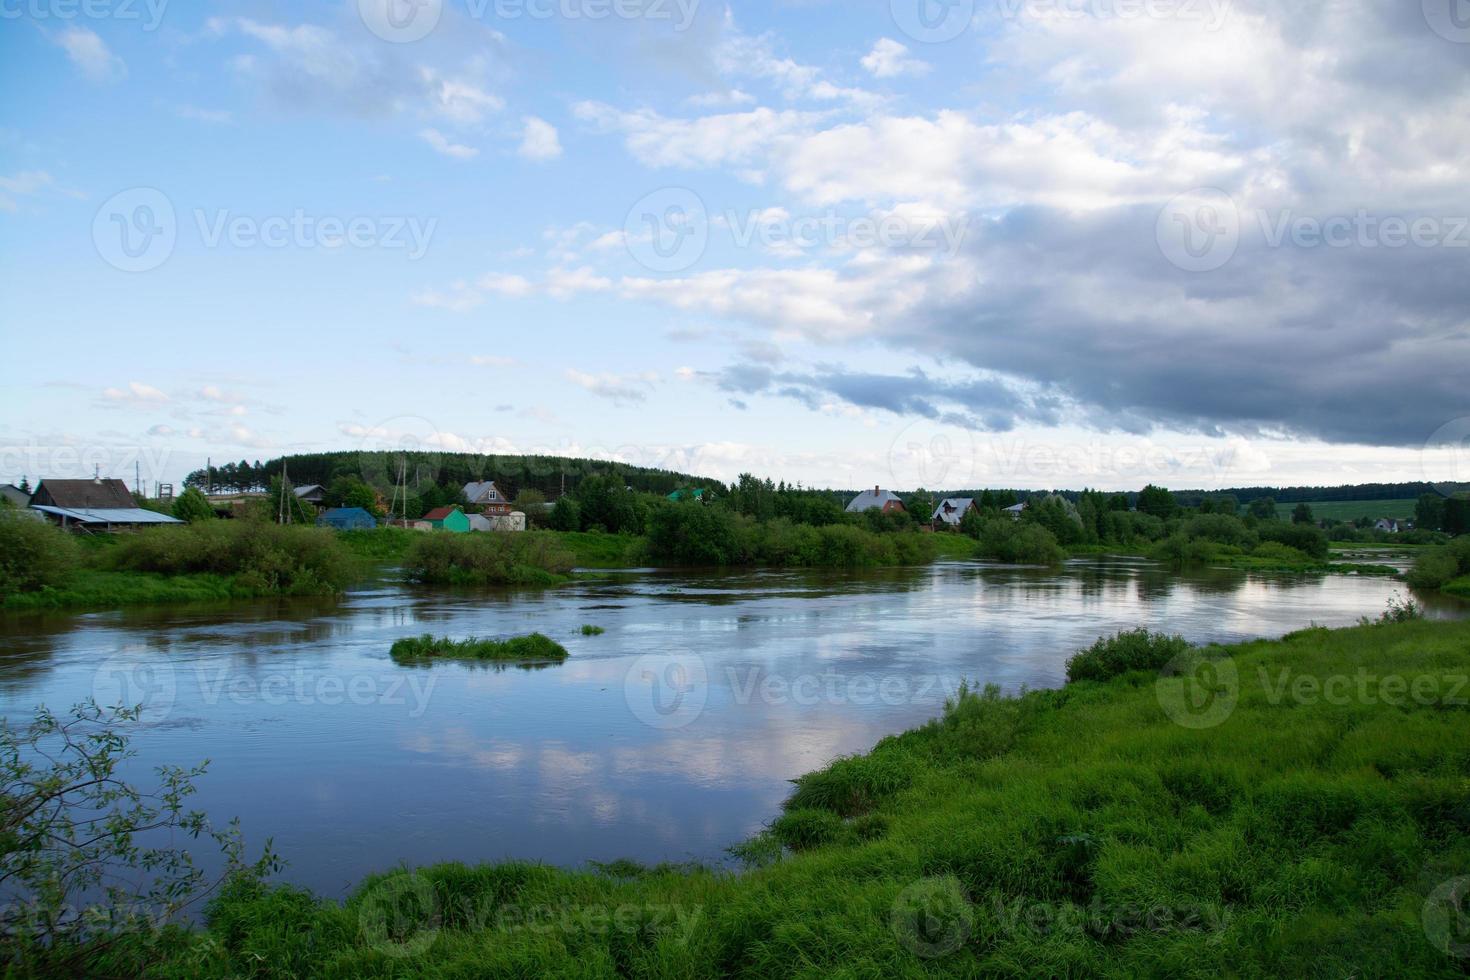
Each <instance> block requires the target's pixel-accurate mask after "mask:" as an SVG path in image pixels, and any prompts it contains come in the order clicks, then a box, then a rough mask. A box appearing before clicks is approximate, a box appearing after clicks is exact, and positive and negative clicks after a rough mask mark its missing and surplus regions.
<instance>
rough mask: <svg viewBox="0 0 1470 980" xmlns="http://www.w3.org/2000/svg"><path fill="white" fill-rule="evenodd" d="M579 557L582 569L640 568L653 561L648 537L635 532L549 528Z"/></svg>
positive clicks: (578, 564)
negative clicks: (593, 531) (621, 532)
mask: <svg viewBox="0 0 1470 980" xmlns="http://www.w3.org/2000/svg"><path fill="white" fill-rule="evenodd" d="M544 533H545V534H546V535H548V536H550V537H552V538H554V539H555V540H556V542H557V543H558V544H559V545H561V547H563V548H564V549H566V550H567V551H570V552H571V553H572V555H573V556H574V558H575V559H576V564H577V567H578V568H639V567H644V566H648V565H650V564H652V561H651V559H650V558H649V555H648V539H647V538H645V537H642V536H640V535H635V534H596V533H592V532H587V531H546V532H544Z"/></svg>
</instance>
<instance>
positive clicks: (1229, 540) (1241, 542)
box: [1181, 514, 1259, 551]
mask: <svg viewBox="0 0 1470 980" xmlns="http://www.w3.org/2000/svg"><path fill="white" fill-rule="evenodd" d="M1181 530H1182V531H1183V533H1184V536H1185V537H1187V538H1189V539H1191V540H1199V539H1204V540H1206V541H1214V542H1217V543H1218V544H1228V545H1234V546H1235V547H1237V548H1244V549H1246V550H1247V551H1249V550H1250V549H1251V548H1253V547H1255V545H1256V542H1257V541H1258V540H1259V539H1258V538H1257V537H1256V535H1255V533H1254V532H1253V531H1251V529H1250V528H1248V527H1246V526H1245V523H1244V522H1243V521H1241V520H1240V518H1238V517H1232V516H1231V515H1229V514H1199V515H1197V516H1195V517H1191V518H1190V519H1189V520H1187V521H1185V522H1184V525H1183V527H1182V529H1181Z"/></svg>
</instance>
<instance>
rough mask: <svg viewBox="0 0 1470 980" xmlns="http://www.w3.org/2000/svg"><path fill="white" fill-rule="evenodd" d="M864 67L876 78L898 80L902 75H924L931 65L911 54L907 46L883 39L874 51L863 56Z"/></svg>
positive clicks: (874, 47) (875, 46)
mask: <svg viewBox="0 0 1470 980" xmlns="http://www.w3.org/2000/svg"><path fill="white" fill-rule="evenodd" d="M862 65H863V67H864V68H866V69H867V70H868V72H869V74H871V75H872V76H873V77H874V78H897V77H898V76H900V75H923V74H925V73H927V72H928V71H929V68H930V66H929V63H928V62H925V61H921V60H919V59H918V58H914V57H912V56H911V55H910V54H909V49H908V46H907V45H903V44H899V43H898V42H897V41H895V40H893V39H892V38H887V37H885V38H882V39H880V40H879V41H878V43H877V44H874V45H873V50H872V51H869V52H868V53H867V54H865V55H863V59H862Z"/></svg>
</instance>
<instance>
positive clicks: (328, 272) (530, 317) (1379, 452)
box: [0, 0, 1470, 488]
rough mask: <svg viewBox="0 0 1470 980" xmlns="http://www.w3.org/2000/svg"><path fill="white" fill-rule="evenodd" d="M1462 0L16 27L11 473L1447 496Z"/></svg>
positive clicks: (3, 20)
mask: <svg viewBox="0 0 1470 980" xmlns="http://www.w3.org/2000/svg"><path fill="white" fill-rule="evenodd" d="M1454 2H1458V0H1445V5H1446V9H1445V10H1444V11H1440V10H1439V9H1438V7H1437V6H1436V3H1437V0H1424V2H1423V5H1422V9H1418V8H1419V6H1420V5H1419V4H1394V5H1389V4H1372V3H1369V4H1354V5H1342V4H1334V3H1327V2H1319V3H1307V4H1302V5H1299V6H1293V7H1292V8H1291V9H1290V10H1281V9H1278V8H1279V6H1280V5H1275V4H1264V3H1255V2H1248V0H1235V2H1227V0H1153V3H1152V4H1150V5H1141V4H1135V3H1133V2H1132V0H991V2H989V3H985V2H981V3H970V2H969V0H954V2H952V3H949V4H948V5H945V4H941V3H939V2H938V0H892V2H889V0H883V2H877V0H873V2H855V0H848V2H841V3H839V2H836V0H832V2H822V0H803V2H795V0H787V2H778V3H748V4H740V5H738V6H726V5H725V4H719V3H713V2H708V0H619V2H618V4H617V5H616V6H614V4H613V3H612V2H611V0H532V2H531V3H529V4H527V3H521V2H517V0H499V2H498V3H497V2H495V0H485V2H481V0H438V2H436V0H420V6H419V7H417V8H413V7H410V6H408V0H361V2H359V0H319V2H304V3H303V2H297V3H284V2H280V3H274V2H266V0H260V2H238V3H237V2H223V0H222V2H216V3H199V4H188V5H185V4H183V3H177V2H175V3H165V2H162V0H154V2H153V3H152V4H151V5H150V4H148V3H144V2H143V0H133V2H127V0H116V2H113V0H89V2H88V3H87V4H83V3H81V0H5V2H4V3H0V80H3V81H4V82H5V83H6V84H5V91H7V92H8V93H10V94H9V95H8V96H6V98H5V103H4V112H3V115H0V288H3V290H4V296H5V301H4V303H3V304H0V317H3V323H4V325H5V338H6V339H5V345H6V351H7V357H6V358H5V359H4V363H3V366H0V399H3V403H0V408H3V411H0V450H3V452H4V456H3V458H0V468H3V472H0V479H6V480H14V479H18V478H19V476H21V475H22V474H26V475H29V476H31V478H32V479H35V477H36V476H43V475H47V474H48V473H49V474H50V475H76V473H77V472H79V471H84V472H88V473H89V472H90V471H91V466H92V465H93V464H94V463H95V464H96V465H97V466H98V467H100V468H101V469H104V470H107V471H108V472H110V473H112V474H113V475H118V476H125V477H129V478H131V476H132V473H133V470H134V461H135V460H137V461H139V463H140V466H141V468H142V470H143V472H144V478H145V479H150V480H151V479H165V480H175V481H177V480H178V479H179V478H181V477H182V475H183V473H184V472H186V471H188V470H189V469H192V468H194V467H196V466H198V465H199V464H200V463H202V461H203V459H204V458H205V457H206V456H213V457H214V458H215V459H217V460H218V459H238V458H242V457H248V458H252V459H254V458H266V457H269V456H271V455H276V454H279V453H282V452H289V451H295V450H327V449H351V448H356V447H358V446H369V447H373V448H377V447H379V446H383V445H398V444H405V443H415V442H417V443H427V444H430V445H436V446H439V447H441V448H443V449H446V450H474V451H490V452H514V451H528V452H529V451H536V452H552V453H565V454H571V455H598V456H616V457H619V458H623V459H627V460H629V461H631V462H637V463H642V464H645V465H665V466H669V467H671V468H678V469H688V470H695V471H698V472H701V473H707V474H709V475H714V476H718V477H722V478H725V479H730V478H733V477H734V476H735V474H737V473H739V472H741V471H744V470H750V471H754V472H757V473H759V474H761V475H768V476H771V477H773V478H778V479H786V480H792V481H795V480H801V481H803V482H805V483H808V484H813V485H833V486H848V487H852V486H862V485H871V484H877V483H882V484H884V485H885V486H896V487H899V488H909V487H912V486H917V485H919V484H926V485H929V486H941V487H943V486H950V487H958V486H968V485H1007V486H1017V487H1053V486H1065V487H1079V486H1083V485H1093V486H1102V487H1109V488H1131V487H1137V486H1140V485H1142V484H1143V483H1145V482H1149V481H1153V482H1164V483H1168V484H1171V485H1175V486H1190V487H1212V486H1230V485H1254V484H1259V483H1277V484H1287V483H1340V482H1367V481H1377V480H1393V479H1422V478H1426V477H1427V478H1430V479H1470V463H1467V460H1466V453H1465V450H1464V443H1465V437H1466V435H1467V434H1470V421H1467V417H1470V399H1466V397H1465V395H1464V392H1465V390H1466V385H1465V378H1466V377H1470V329H1467V314H1466V311H1467V310H1470V303H1467V302H1466V300H1467V299H1470V296H1467V295H1466V294H1467V291H1470V287H1467V277H1466V276H1465V275H1464V271H1465V266H1466V262H1467V259H1470V232H1465V231H1464V229H1463V227H1462V226H1463V225H1465V224H1470V219H1465V218H1464V217H1463V215H1464V214H1465V211H1466V202H1465V199H1464V195H1463V187H1464V177H1465V173H1466V170H1465V168H1466V165H1467V161H1470V123H1467V120H1470V112H1466V111H1465V110H1466V109H1470V81H1467V77H1470V76H1467V73H1466V72H1467V68H1470V31H1465V30H1462V29H1461V27H1460V24H1461V22H1460V21H1458V20H1454V19H1451V18H1450V17H1449V14H1450V13H1452V12H1453V10H1454V8H1453V6H1452V5H1451V4H1452V3H1454ZM390 13H391V14H393V15H394V17H393V19H392V20H391V21H390V20H389V19H387V18H386V17H385V15H387V14H390ZM599 15H601V16H599ZM393 24H399V25H404V26H403V27H402V28H398V27H394V26H392V25H393ZM420 34H422V36H418V35H420ZM1396 223H1397V224H1401V225H1402V226H1403V229H1412V235H1410V237H1411V238H1412V240H1411V241H1407V242H1399V241H1397V240H1396V239H1395V235H1396V234H1397V233H1398V232H1399V231H1400V230H1401V229H1400V228H1399V227H1398V226H1397V224H1396ZM349 232H351V236H352V241H351V242H350V243H349V242H346V241H344V239H346V238H347V237H348V234H349ZM1406 234H1407V233H1406ZM124 235H126V236H127V237H126V239H125V238H124ZM277 236H280V237H277ZM1462 239H1463V241H1462ZM124 245H126V246H127V248H124ZM128 249H131V250H132V254H130V253H129V251H128Z"/></svg>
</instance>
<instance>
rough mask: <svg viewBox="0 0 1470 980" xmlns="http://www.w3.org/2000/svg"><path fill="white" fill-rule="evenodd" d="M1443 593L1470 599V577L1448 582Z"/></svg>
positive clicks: (1466, 576) (1461, 577)
mask: <svg viewBox="0 0 1470 980" xmlns="http://www.w3.org/2000/svg"><path fill="white" fill-rule="evenodd" d="M1441 591H1443V592H1448V593H1449V594H1450V595H1453V596H1459V597H1460V598H1462V599H1470V575H1461V576H1460V577H1459V578H1457V579H1454V580H1452V581H1449V582H1446V583H1445V584H1444V587H1443V589H1442V590H1441Z"/></svg>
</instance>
